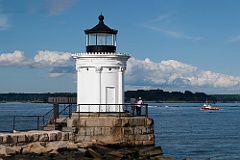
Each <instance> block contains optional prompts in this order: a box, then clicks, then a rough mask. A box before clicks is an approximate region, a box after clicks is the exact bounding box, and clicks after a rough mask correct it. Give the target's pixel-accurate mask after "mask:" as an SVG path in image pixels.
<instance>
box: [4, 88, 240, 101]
mask: <svg viewBox="0 0 240 160" xmlns="http://www.w3.org/2000/svg"><path fill="white" fill-rule="evenodd" d="M76 96H77V93H68V92H66V93H0V102H8V101H20V102H45V103H47V102H48V97H76ZM132 96H134V97H135V98H138V97H142V99H143V100H144V101H152V102H205V101H208V102H239V101H240V94H215V95H207V94H205V93H203V92H196V93H192V92H191V91H185V92H178V91H174V92H168V91H163V90H160V89H156V90H133V91H126V92H125V101H126V102H129V100H130V98H131V97H132Z"/></svg>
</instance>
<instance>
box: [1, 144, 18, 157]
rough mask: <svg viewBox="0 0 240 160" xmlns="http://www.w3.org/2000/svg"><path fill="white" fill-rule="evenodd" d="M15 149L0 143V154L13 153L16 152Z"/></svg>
mask: <svg viewBox="0 0 240 160" xmlns="http://www.w3.org/2000/svg"><path fill="white" fill-rule="evenodd" d="M16 153H17V151H16V150H15V149H14V148H12V147H9V146H3V145H0V155H5V156H7V155H14V154H16Z"/></svg>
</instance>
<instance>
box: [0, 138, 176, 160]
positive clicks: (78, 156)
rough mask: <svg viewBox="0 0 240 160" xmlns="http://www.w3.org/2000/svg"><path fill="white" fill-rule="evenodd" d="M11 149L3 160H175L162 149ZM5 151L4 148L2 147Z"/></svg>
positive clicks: (66, 145) (66, 146)
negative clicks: (164, 154) (165, 154)
mask: <svg viewBox="0 0 240 160" xmlns="http://www.w3.org/2000/svg"><path fill="white" fill-rule="evenodd" d="M18 149H19V150H18V152H16V151H17V149H16V148H15V152H14V151H13V150H14V149H10V147H8V148H7V147H6V148H5V149H4V150H5V154H2V153H3V152H2V153H1V154H0V159H1V160H32V159H34V160H56V159H57V160H93V159H95V160H127V159H129V160H134V159H136V160H137V159H144V160H148V159H149V160H150V159H151V160H175V158H169V157H164V156H163V151H162V148H161V147H155V146H142V147H120V146H101V145H96V146H91V147H86V148H79V147H77V145H75V146H74V145H73V144H71V143H67V142H64V143H53V144H51V145H49V144H48V145H46V144H44V143H38V142H35V143H32V144H31V145H28V147H26V148H24V147H23V148H21V147H20V148H18ZM1 150H3V146H1Z"/></svg>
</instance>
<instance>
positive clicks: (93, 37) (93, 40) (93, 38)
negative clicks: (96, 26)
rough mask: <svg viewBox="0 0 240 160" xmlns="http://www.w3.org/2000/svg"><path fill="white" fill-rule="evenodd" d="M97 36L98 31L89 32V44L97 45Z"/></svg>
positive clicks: (87, 41)
mask: <svg viewBox="0 0 240 160" xmlns="http://www.w3.org/2000/svg"><path fill="white" fill-rule="evenodd" d="M96 37H97V34H96V33H94V34H89V35H88V38H87V40H86V43H87V45H96Z"/></svg>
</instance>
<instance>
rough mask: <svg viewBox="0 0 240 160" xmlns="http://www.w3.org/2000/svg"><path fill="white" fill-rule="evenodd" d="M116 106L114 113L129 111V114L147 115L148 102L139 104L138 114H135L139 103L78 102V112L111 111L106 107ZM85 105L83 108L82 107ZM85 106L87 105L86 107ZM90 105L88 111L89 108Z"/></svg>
mask: <svg viewBox="0 0 240 160" xmlns="http://www.w3.org/2000/svg"><path fill="white" fill-rule="evenodd" d="M109 106H111V107H117V109H115V110H114V111H113V112H115V113H126V112H128V113H130V114H131V116H133V117H134V116H145V117H148V104H140V114H139V115H137V114H135V112H136V109H137V107H138V106H139V104H126V103H125V104H78V105H77V107H78V112H83V113H84V112H85V111H86V113H91V112H92V113H112V112H111V110H109V108H107V107H109ZM84 107H85V108H84ZM86 107H88V108H87V109H86ZM90 107H91V110H90V111H87V110H89V109H90Z"/></svg>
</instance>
